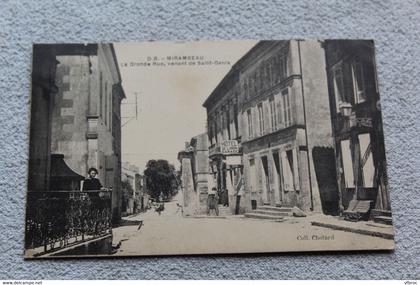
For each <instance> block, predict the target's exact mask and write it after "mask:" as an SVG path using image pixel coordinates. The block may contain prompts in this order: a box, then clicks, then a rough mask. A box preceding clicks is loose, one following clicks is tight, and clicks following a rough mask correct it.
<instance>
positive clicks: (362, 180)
mask: <svg viewBox="0 0 420 285" xmlns="http://www.w3.org/2000/svg"><path fill="white" fill-rule="evenodd" d="M325 54H326V60H327V73H328V87H329V94H330V106H331V122H332V127H333V135H334V143H335V150H336V168H337V183H338V188H339V193H340V195H339V198H340V200H339V203H340V207H342V208H343V209H347V207H348V206H349V203H350V201H351V200H370V201H372V205H371V206H372V208H376V209H377V210H385V211H390V202H389V194H388V193H389V192H388V181H387V176H386V173H387V172H386V160H385V148H384V135H383V129H382V114H381V109H380V101H379V91H378V84H377V77H376V66H375V53H374V44H373V41H368V40H360V41H346V40H327V41H325ZM389 214H390V212H389Z"/></svg>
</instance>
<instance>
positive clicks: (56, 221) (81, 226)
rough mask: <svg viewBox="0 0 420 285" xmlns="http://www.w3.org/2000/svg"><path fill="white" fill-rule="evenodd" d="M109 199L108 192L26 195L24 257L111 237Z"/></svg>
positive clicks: (37, 193)
mask: <svg viewBox="0 0 420 285" xmlns="http://www.w3.org/2000/svg"><path fill="white" fill-rule="evenodd" d="M111 196H112V192H111V191H110V190H97V191H89V192H81V191H48V192H32V191H29V192H28V196H27V205H26V227H25V249H26V251H27V255H29V256H31V257H37V256H41V255H45V254H50V255H51V254H52V253H56V252H57V251H63V250H64V249H66V248H70V247H73V248H74V246H75V245H78V244H84V243H87V242H89V241H97V240H98V239H100V238H106V237H110V236H111V231H112V223H111V219H112V208H111V201H112V200H111V198H112V197H111ZM28 253H30V254H28Z"/></svg>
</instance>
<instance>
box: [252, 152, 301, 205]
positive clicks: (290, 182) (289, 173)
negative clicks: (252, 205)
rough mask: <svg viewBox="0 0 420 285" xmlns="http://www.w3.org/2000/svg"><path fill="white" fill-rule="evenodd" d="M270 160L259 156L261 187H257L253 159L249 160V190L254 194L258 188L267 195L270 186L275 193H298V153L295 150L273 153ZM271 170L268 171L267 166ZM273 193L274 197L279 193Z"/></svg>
mask: <svg viewBox="0 0 420 285" xmlns="http://www.w3.org/2000/svg"><path fill="white" fill-rule="evenodd" d="M271 155H272V159H271V160H270V159H268V156H266V155H264V156H261V158H260V159H261V161H260V162H261V163H260V167H261V170H260V171H261V176H260V177H261V180H260V181H261V185H260V186H258V184H257V183H258V179H257V177H258V176H257V173H258V172H257V169H256V165H255V159H254V158H251V159H250V160H249V165H250V188H251V192H256V191H258V189H259V188H260V187H262V189H263V195H269V191H268V190H269V189H270V184H273V185H274V188H275V191H279V192H280V193H281V192H288V191H299V190H300V181H299V169H298V152H297V149H295V148H294V149H290V150H286V151H281V152H277V151H276V152H273V153H272V154H271ZM270 163H271V164H272V165H271V168H272V169H273V171H272V172H270V171H269V164H270ZM279 192H277V193H275V194H276V196H277V194H278V193H279ZM265 198H266V200H270V198H269V197H265Z"/></svg>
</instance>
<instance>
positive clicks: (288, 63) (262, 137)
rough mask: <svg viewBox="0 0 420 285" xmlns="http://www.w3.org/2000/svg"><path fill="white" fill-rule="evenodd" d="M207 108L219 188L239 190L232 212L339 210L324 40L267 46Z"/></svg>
mask: <svg viewBox="0 0 420 285" xmlns="http://www.w3.org/2000/svg"><path fill="white" fill-rule="evenodd" d="M203 106H204V107H205V108H206V109H207V116H208V122H207V124H208V136H209V141H210V149H209V154H210V159H211V160H212V162H211V163H212V164H211V165H212V171H213V173H216V177H217V179H216V180H217V186H218V187H219V188H220V187H226V188H227V189H231V190H230V191H229V192H230V194H231V195H230V196H231V197H230V202H234V203H235V205H234V206H233V207H232V206H231V210H232V211H233V209H235V213H243V212H248V211H250V210H251V209H256V208H257V207H259V206H262V205H271V206H284V207H293V206H297V207H299V208H301V209H303V210H304V211H318V212H321V211H324V212H328V213H336V212H337V211H338V209H337V208H338V206H337V205H338V203H337V201H338V194H337V187H336V181H335V168H334V167H326V166H328V165H331V164H332V165H334V149H333V140H332V130H331V123H330V110H329V100H328V85H327V76H326V66H325V53H324V49H323V47H322V45H321V42H319V41H312V40H309V41H301V40H290V41H261V42H259V43H258V44H256V45H255V46H254V47H253V48H252V49H251V50H250V51H249V52H248V53H247V54H246V55H244V56H243V57H242V58H241V59H240V60H239V61H238V62H237V63H235V65H234V66H233V67H232V69H231V71H230V72H229V73H228V74H227V75H226V76H225V78H224V79H223V80H222V81H221V82H220V84H219V85H218V86H217V87H216V88H215V90H214V91H213V92H212V94H211V95H210V96H209V98H207V100H206V101H205V103H204V105H203ZM214 166H216V167H214ZM242 178H243V179H242ZM241 181H243V183H241ZM241 184H243V185H241ZM230 204H232V203H230Z"/></svg>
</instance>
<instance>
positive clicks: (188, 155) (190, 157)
mask: <svg viewBox="0 0 420 285" xmlns="http://www.w3.org/2000/svg"><path fill="white" fill-rule="evenodd" d="M178 160H179V161H180V163H181V191H182V207H183V214H184V215H185V216H194V215H204V214H206V213H207V196H208V190H209V187H211V184H209V155H208V138H207V134H200V135H198V136H195V137H193V138H192V139H191V141H190V142H187V143H185V149H184V150H183V151H180V152H179V153H178ZM210 181H211V180H210Z"/></svg>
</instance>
